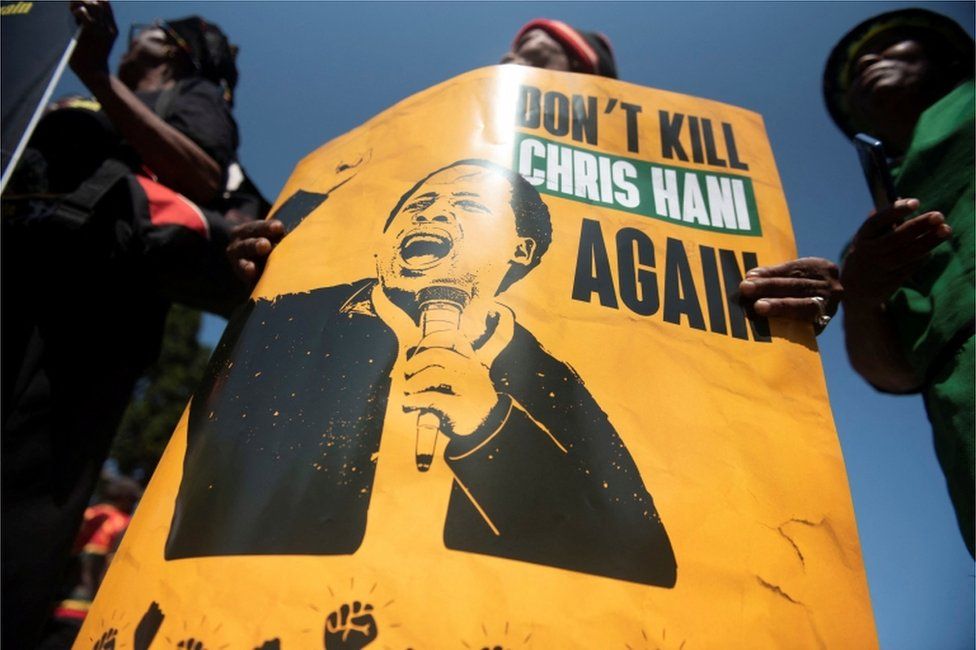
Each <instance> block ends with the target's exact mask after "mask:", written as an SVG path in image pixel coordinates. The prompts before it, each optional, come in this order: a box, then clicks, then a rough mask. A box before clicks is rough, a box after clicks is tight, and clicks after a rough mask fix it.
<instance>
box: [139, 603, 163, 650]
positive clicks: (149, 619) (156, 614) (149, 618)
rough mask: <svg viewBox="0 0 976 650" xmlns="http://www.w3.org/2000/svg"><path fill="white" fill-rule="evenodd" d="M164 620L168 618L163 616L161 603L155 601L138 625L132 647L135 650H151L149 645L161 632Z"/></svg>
mask: <svg viewBox="0 0 976 650" xmlns="http://www.w3.org/2000/svg"><path fill="white" fill-rule="evenodd" d="M164 618H166V616H165V615H164V614H163V610H161V609H159V603H157V602H155V601H153V602H152V603H150V604H149V609H147V610H146V613H145V614H143V615H142V618H141V619H140V620H139V624H138V625H136V631H135V635H134V638H133V641H132V647H133V648H135V650H149V644H150V643H152V642H153V639H155V638H156V633H157V632H159V626H160V625H162V624H163V619H164Z"/></svg>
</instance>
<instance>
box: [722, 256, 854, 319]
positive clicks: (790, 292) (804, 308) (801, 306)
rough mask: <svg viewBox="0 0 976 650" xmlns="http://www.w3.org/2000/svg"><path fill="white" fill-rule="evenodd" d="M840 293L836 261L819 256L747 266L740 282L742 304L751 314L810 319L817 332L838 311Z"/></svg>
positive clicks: (767, 316) (841, 290)
mask: <svg viewBox="0 0 976 650" xmlns="http://www.w3.org/2000/svg"><path fill="white" fill-rule="evenodd" d="M843 293H844V288H843V286H841V282H840V271H839V270H838V268H837V265H836V264H834V263H833V262H831V261H830V260H827V259H824V258H822V257H801V258H799V259H795V260H790V261H789V262H785V263H783V264H779V265H777V266H761V267H757V268H754V269H750V270H749V271H748V272H747V273H746V277H745V279H744V280H743V281H742V282H741V283H740V284H739V295H740V299H741V303H742V306H743V307H744V308H745V309H746V312H747V313H748V314H749V315H750V316H752V317H756V316H759V317H762V318H788V319H791V320H798V321H803V322H807V323H813V324H814V330H815V331H816V333H817V334H819V333H820V332H821V331H822V330H823V328H824V327H825V326H826V324H827V321H829V320H830V318H831V317H833V315H834V314H836V313H837V306H838V305H839V304H840V301H841V297H842V296H843ZM822 317H823V318H822Z"/></svg>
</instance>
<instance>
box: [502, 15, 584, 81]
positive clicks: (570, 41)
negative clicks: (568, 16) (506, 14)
mask: <svg viewBox="0 0 976 650" xmlns="http://www.w3.org/2000/svg"><path fill="white" fill-rule="evenodd" d="M530 29H541V30H543V31H544V32H546V33H547V34H549V35H550V36H552V37H553V38H554V39H556V40H557V41H559V42H560V44H562V45H563V46H564V47H566V48H567V49H569V51H570V52H571V53H572V54H575V55H576V59H577V60H578V61H580V62H581V63H582V64H583V66H584V67H585V68H586V70H585V72H589V73H591V74H597V72H598V71H599V61H600V58H599V56H598V55H597V53H596V50H594V49H593V47H592V46H591V45H590V44H589V43H587V42H586V39H584V38H583V37H582V36H580V34H579V32H577V31H576V30H575V29H573V28H572V27H570V26H569V25H567V24H566V23H564V22H562V21H560V20H549V19H547V18H536V19H535V20H530V21H529V22H527V23H526V24H525V25H523V26H522V29H520V30H519V31H518V34H516V35H515V40H514V41H513V42H512V47H513V48H515V47H518V43H519V41H520V40H521V39H522V37H523V36H524V35H525V33H526V32H527V31H529V30H530Z"/></svg>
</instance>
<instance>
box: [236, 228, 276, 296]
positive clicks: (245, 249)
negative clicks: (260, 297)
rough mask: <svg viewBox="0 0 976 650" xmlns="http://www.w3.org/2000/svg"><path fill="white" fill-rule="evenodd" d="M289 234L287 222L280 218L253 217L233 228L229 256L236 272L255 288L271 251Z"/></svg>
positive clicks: (249, 285)
mask: <svg viewBox="0 0 976 650" xmlns="http://www.w3.org/2000/svg"><path fill="white" fill-rule="evenodd" d="M284 236H285V224H283V223H281V222H280V221H278V220H277V219H268V220H267V221H249V222H248V223H243V224H241V225H239V226H235V227H234V228H233V229H232V230H231V231H230V244H228V245H227V259H228V260H230V264H231V266H232V267H233V269H234V273H235V274H236V275H237V277H239V278H240V279H241V280H243V281H244V282H246V283H247V285H248V287H251V288H253V287H254V285H255V284H257V281H258V278H260V277H261V273H262V272H263V271H264V264H265V262H266V261H267V260H268V255H270V254H271V251H273V250H274V248H275V246H277V245H278V242H280V241H281V238H282V237H284Z"/></svg>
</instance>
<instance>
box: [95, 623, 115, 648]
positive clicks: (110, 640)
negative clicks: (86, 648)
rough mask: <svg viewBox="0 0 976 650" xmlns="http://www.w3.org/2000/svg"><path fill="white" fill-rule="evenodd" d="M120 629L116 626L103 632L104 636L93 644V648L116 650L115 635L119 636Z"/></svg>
mask: <svg viewBox="0 0 976 650" xmlns="http://www.w3.org/2000/svg"><path fill="white" fill-rule="evenodd" d="M118 634H119V631H118V630H116V629H115V628H114V627H113V628H110V629H109V630H108V631H107V632H103V633H102V638H100V639H99V640H98V641H95V645H94V646H92V650H115V637H116V636H118Z"/></svg>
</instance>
